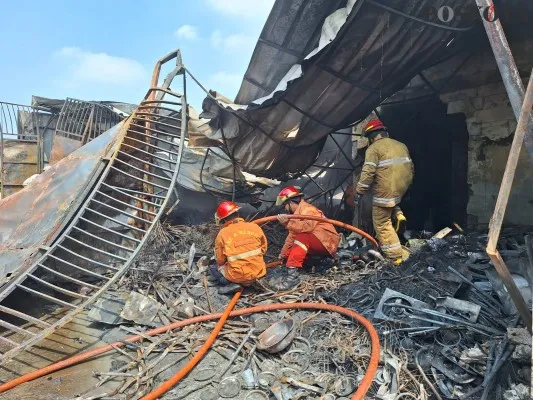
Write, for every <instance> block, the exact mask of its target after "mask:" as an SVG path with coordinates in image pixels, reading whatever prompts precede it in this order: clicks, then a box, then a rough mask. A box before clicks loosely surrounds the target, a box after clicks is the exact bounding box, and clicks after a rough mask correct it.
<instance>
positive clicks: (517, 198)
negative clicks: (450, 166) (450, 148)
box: [440, 82, 533, 225]
mask: <svg viewBox="0 0 533 400" xmlns="http://www.w3.org/2000/svg"><path fill="white" fill-rule="evenodd" d="M526 83H527V82H526ZM440 97H441V99H442V100H443V101H444V102H446V103H447V105H448V114H450V115H464V117H465V118H466V125H467V129H468V134H469V141H468V143H469V144H468V177H467V183H468V187H469V192H470V195H469V201H468V208H467V212H468V217H469V221H468V222H469V224H470V225H479V224H487V223H488V222H489V220H490V217H491V216H492V213H493V211H494V205H495V203H496V198H497V196H498V191H499V187H500V184H501V180H502V177H503V172H504V169H505V165H506V162H507V157H508V154H509V150H510V146H511V142H512V140H513V135H514V131H515V129H516V120H515V117H514V114H513V110H512V108H511V105H510V103H509V99H508V97H507V93H506V92H505V87H504V85H503V83H502V82H500V83H493V84H488V85H482V86H479V87H476V88H470V89H466V90H461V91H456V92H453V93H446V94H443V95H441V96H440ZM504 222H506V223H511V224H520V225H521V224H527V225H533V173H532V163H531V160H530V159H529V158H528V155H527V153H526V151H525V150H524V149H522V152H521V153H520V161H519V163H518V168H517V171H516V175H515V179H514V182H513V188H512V191H511V196H510V199H509V205H508V207H507V211H506V213H505V220H504Z"/></svg>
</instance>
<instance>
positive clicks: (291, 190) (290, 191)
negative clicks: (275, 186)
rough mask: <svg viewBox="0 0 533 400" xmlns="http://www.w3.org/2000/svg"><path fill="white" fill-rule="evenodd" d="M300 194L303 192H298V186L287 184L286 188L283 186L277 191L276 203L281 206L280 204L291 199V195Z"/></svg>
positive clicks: (299, 195)
mask: <svg viewBox="0 0 533 400" xmlns="http://www.w3.org/2000/svg"><path fill="white" fill-rule="evenodd" d="M301 196H303V193H302V192H300V188H298V187H296V186H287V187H286V188H283V190H282V191H281V192H279V194H278V197H277V198H276V205H277V206H281V205H282V204H285V202H286V201H287V200H289V199H292V198H293V197H301Z"/></svg>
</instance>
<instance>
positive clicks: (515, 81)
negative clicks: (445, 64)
mask: <svg viewBox="0 0 533 400" xmlns="http://www.w3.org/2000/svg"><path fill="white" fill-rule="evenodd" d="M475 1H476V4H477V6H478V9H479V12H480V14H481V19H482V20H483V25H484V26H485V31H486V32H487V36H488V38H489V42H490V45H491V47H492V51H493V52H494V58H495V59H496V63H497V64H498V68H499V70H500V73H501V75H502V79H503V83H504V85H505V90H506V91H507V95H508V96H509V100H510V101H511V107H512V108H513V112H514V115H515V118H516V119H517V120H518V118H519V116H520V109H521V108H522V102H523V101H524V91H525V90H524V84H523V83H522V78H521V77H520V73H519V72H518V68H517V67H516V63H515V61H514V58H513V54H512V53H511V48H510V47H509V43H508V42H507V38H506V37H505V33H504V31H503V27H502V24H501V22H500V20H499V19H496V20H495V21H492V22H489V21H487V20H486V19H485V17H484V15H483V14H484V12H485V10H487V9H490V8H491V7H494V4H493V3H492V2H491V1H490V0H475ZM530 119H531V117H530ZM524 142H525V145H526V149H527V152H528V153H529V157H530V158H531V160H533V124H532V123H530V124H529V129H528V130H527V134H526V135H525V138H524Z"/></svg>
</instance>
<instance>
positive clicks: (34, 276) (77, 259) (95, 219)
mask: <svg viewBox="0 0 533 400" xmlns="http://www.w3.org/2000/svg"><path fill="white" fill-rule="evenodd" d="M174 58H175V59H176V60H177V63H176V64H177V66H176V68H175V69H174V71H173V72H172V73H171V75H169V77H167V79H166V80H165V81H164V83H163V84H162V86H160V87H158V86H157V82H158V80H159V72H160V69H161V66H162V64H164V63H165V62H167V61H169V60H171V59H174ZM182 71H183V68H182V66H181V58H180V55H179V51H176V52H173V53H171V54H169V55H168V56H167V57H165V58H163V59H162V60H160V61H159V62H158V64H157V66H156V69H155V71H154V75H153V78H152V84H151V87H150V89H149V90H148V93H147V95H146V97H145V98H144V100H143V101H142V102H141V104H140V105H139V106H138V107H137V109H136V110H135V112H134V113H133V114H132V115H131V116H130V117H129V118H128V119H127V120H126V121H124V122H123V125H122V127H121V130H120V132H119V133H118V135H119V136H118V142H119V143H118V145H117V147H116V149H115V151H114V153H113V155H112V156H111V157H109V159H108V160H105V161H107V166H106V168H105V169H104V171H103V172H102V175H101V176H100V178H99V179H98V181H97V183H96V184H95V185H94V187H93V188H92V190H91V191H90V194H89V195H88V196H87V198H86V199H85V201H84V203H83V204H82V206H81V207H80V208H79V210H78V211H77V213H76V215H75V216H74V218H73V219H72V220H71V221H70V223H69V224H68V227H67V228H66V229H65V230H64V231H63V232H62V233H61V235H60V236H59V238H58V239H57V240H56V241H55V242H54V243H53V244H52V246H51V247H49V248H48V249H46V252H45V253H44V254H43V255H42V256H41V257H40V258H39V259H38V260H36V261H35V262H34V263H33V264H32V266H31V267H30V268H28V269H27V270H26V271H24V272H23V273H21V274H20V275H19V276H17V277H15V279H13V281H12V282H11V283H10V284H8V285H6V286H5V287H4V288H3V290H2V291H1V292H0V352H1V353H2V354H1V356H0V357H1V358H0V363H3V362H5V361H7V360H8V359H10V358H12V357H13V356H14V355H16V354H17V353H18V352H20V351H22V350H24V349H27V348H28V347H30V346H32V345H34V344H36V343H38V342H40V341H41V340H43V339H44V338H45V337H47V336H48V335H50V334H51V333H53V332H54V331H55V330H57V329H58V328H60V327H62V326H63V325H65V324H66V323H68V322H69V321H70V320H71V319H72V318H73V317H74V316H75V315H76V314H77V313H79V312H80V311H81V310H83V308H84V307H86V306H88V305H90V304H92V303H93V302H94V301H95V300H96V299H97V298H98V296H99V295H101V294H102V293H103V292H104V291H105V290H106V289H107V288H109V286H110V285H111V284H113V283H114V282H116V281H117V280H118V279H119V278H120V277H121V276H122V275H123V274H124V273H125V272H126V270H127V269H128V267H129V266H130V265H131V264H132V262H133V261H134V260H135V257H136V256H137V255H138V254H139V252H140V251H141V249H142V248H143V246H144V245H145V244H146V242H147V239H148V237H149V236H150V233H151V232H152V229H153V228H154V225H155V223H156V222H157V221H158V220H159V218H160V217H161V216H162V214H163V213H164V211H165V209H166V207H167V205H170V204H169V200H170V199H171V196H172V194H173V193H175V184H176V181H177V178H178V173H179V166H180V162H181V154H182V151H183V145H184V139H185V136H186V129H187V123H186V119H187V115H186V110H187V105H186V99H185V93H183V94H180V93H176V92H174V91H172V90H170V89H169V88H170V82H171V81H172V78H174V77H175V76H176V74H182V75H183V91H184V92H185V75H184V74H183V72H182ZM176 200H177V199H176ZM22 296H23V297H22ZM20 299H24V301H20ZM31 302H38V303H34V304H39V307H27V305H28V303H30V304H31ZM21 304H25V305H26V306H25V307H24V306H22V305H21ZM28 308H30V309H34V311H32V312H29V311H28Z"/></svg>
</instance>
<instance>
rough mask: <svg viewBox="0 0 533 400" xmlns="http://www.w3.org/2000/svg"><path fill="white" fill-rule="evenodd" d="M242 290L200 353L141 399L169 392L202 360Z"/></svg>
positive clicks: (146, 399)
mask: <svg viewBox="0 0 533 400" xmlns="http://www.w3.org/2000/svg"><path fill="white" fill-rule="evenodd" d="M241 293H242V290H239V291H238V292H237V293H235V295H234V296H233V299H231V301H230V302H229V304H228V306H227V307H226V309H225V310H224V312H223V313H222V316H221V317H220V319H219V320H218V322H217V324H216V326H215V329H213V331H212V332H211V333H210V334H209V337H208V338H207V340H206V341H205V343H204V344H203V345H202V347H200V350H198V353H196V354H195V355H194V357H193V358H191V359H190V360H189V362H188V363H187V364H185V366H184V367H183V368H182V369H180V370H179V371H178V372H177V373H176V374H175V375H174V376H173V377H172V378H170V379H168V380H166V381H165V382H163V383H162V384H161V385H159V386H158V387H156V388H155V389H154V390H152V391H151V392H150V393H148V394H147V395H146V396H143V397H142V398H141V400H156V399H157V398H158V397H159V396H162V395H163V394H165V393H166V392H168V391H169V390H170V389H172V388H173V387H174V386H176V385H177V383H178V382H179V381H181V380H182V379H183V378H185V376H187V374H188V373H189V372H191V371H192V369H193V368H194V367H196V364H198V363H199V362H200V360H201V359H202V358H203V357H204V356H205V353H207V351H208V350H209V349H210V348H211V346H212V345H213V343H214V342H215V339H216V338H217V336H218V334H219V333H220V331H221V330H222V328H223V327H224V324H225V323H226V320H227V319H228V317H229V314H230V312H231V310H233V307H235V304H237V301H238V300H239V297H241Z"/></svg>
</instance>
